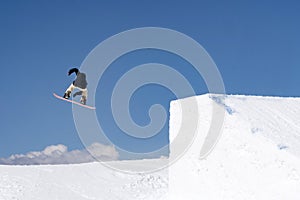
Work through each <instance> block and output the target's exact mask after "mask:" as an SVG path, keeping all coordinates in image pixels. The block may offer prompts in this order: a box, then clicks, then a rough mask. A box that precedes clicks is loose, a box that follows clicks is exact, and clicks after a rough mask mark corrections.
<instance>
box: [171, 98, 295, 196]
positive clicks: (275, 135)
mask: <svg viewBox="0 0 300 200" xmlns="http://www.w3.org/2000/svg"><path fill="white" fill-rule="evenodd" d="M191 100H196V101H197V105H198V108H195V107H194V106H195V104H191V103H190V102H191ZM214 106H217V107H218V108H219V109H223V111H224V112H225V116H224V117H225V118H224V123H223V128H222V131H221V136H220V137H219V140H218V142H217V144H216V146H215V147H214V148H213V150H212V151H211V153H210V154H209V155H208V156H206V157H201V156H200V151H201V148H202V146H203V144H204V143H205V140H206V138H207V137H209V136H208V134H207V133H208V130H209V128H210V124H211V122H212V117H213V115H216V114H218V113H215V112H213V109H212V108H213V107H214ZM183 107H184V108H185V110H187V111H186V112H185V113H184V114H183V111H182V108H183ZM195 112H196V113H198V119H197V121H198V123H197V127H196V129H195V128H193V127H191V126H195V125H194V124H193V123H194V122H193V119H188V117H189V113H192V114H191V115H192V116H194V115H195ZM213 113H214V114H213ZM185 115H187V116H185ZM299 116H300V98H279V97H257V96H237V95H235V96H228V95H226V96H225V95H213V94H207V95H201V96H197V97H190V98H186V99H181V100H176V101H172V102H171V107H170V135H169V137H170V142H171V145H170V160H175V159H177V162H175V163H173V164H172V165H171V166H170V167H169V199H172V200H176V199H180V200H181V199H189V200H193V199H195V200H196V199H197V200H198V199H299V198H300V193H299V189H300V118H299ZM184 118H186V119H184ZM183 120H190V121H191V124H190V126H186V125H185V127H184V128H182V126H181V122H182V121H183ZM194 130H196V134H195V137H194V139H193V140H192V142H191V145H190V146H189V148H188V149H187V150H186V152H185V153H184V154H183V156H181V157H178V153H177V151H178V144H176V145H173V144H172V141H174V140H175V138H176V137H177V136H178V135H181V134H183V135H184V134H186V135H187V138H189V137H190V135H191V134H193V133H191V131H194Z"/></svg>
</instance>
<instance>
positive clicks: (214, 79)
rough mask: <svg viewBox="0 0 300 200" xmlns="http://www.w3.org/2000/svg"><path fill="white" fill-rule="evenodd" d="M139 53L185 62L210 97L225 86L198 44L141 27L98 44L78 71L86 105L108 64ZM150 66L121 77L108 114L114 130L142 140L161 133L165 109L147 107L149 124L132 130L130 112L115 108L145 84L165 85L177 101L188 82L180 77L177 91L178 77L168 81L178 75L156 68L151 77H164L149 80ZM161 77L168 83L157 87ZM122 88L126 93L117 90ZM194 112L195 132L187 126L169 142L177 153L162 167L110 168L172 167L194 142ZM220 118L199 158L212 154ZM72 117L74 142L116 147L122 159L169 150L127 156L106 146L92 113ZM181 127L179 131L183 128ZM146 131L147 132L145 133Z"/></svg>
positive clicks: (75, 113)
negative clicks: (166, 55)
mask: <svg viewBox="0 0 300 200" xmlns="http://www.w3.org/2000/svg"><path fill="white" fill-rule="evenodd" d="M112 49H113V51H112ZM141 49H158V50H163V51H167V52H171V53H173V54H175V55H178V56H180V57H181V58H183V59H185V60H186V61H188V62H189V63H190V64H191V65H192V66H193V67H194V68H195V69H196V70H197V71H198V73H199V74H200V75H201V76H202V78H203V79H204V81H205V83H206V86H207V88H208V90H209V92H210V93H218V94H224V93H225V88H224V83H223V80H222V77H221V74H220V72H219V71H218V68H217V66H216V65H215V63H214V62H213V60H212V59H211V57H210V56H209V54H208V53H207V52H206V51H205V49H204V48H203V47H202V46H201V45H200V44H199V43H197V42H196V41H195V40H193V39H192V38H190V37H189V36H187V35H185V34H183V33H180V32H177V31H175V30H171V29H166V28H160V27H143V28H137V29H131V30H127V31H124V32H121V33H119V34H116V35H114V36H112V37H110V38H108V39H106V40H105V41H103V42H101V43H100V44H99V45H98V46H96V47H95V48H94V49H93V50H92V51H91V52H90V53H89V54H88V56H87V57H86V59H85V60H84V61H83V63H82V65H81V67H80V70H82V71H84V72H85V73H86V74H87V77H88V82H89V97H90V98H89V101H90V103H91V105H95V103H96V101H95V94H96V89H97V86H98V82H99V80H100V79H101V77H102V76H103V73H104V72H105V70H106V69H107V68H108V67H109V65H110V64H111V63H112V62H113V61H114V60H116V59H118V58H119V57H120V56H122V55H125V54H126V53H129V52H132V51H135V50H141ZM152 64H153V63H152ZM152 66H153V65H152ZM149 67H150V66H149V65H147V64H144V65H141V66H137V67H135V68H134V69H133V70H132V71H130V72H132V74H129V73H128V74H127V73H125V74H124V75H123V76H122V77H123V78H124V79H123V80H126V81H122V80H119V82H118V83H119V84H118V83H117V85H116V86H115V88H114V91H113V95H112V99H111V110H112V113H113V116H114V120H115V122H116V123H117V125H118V126H119V128H120V129H121V130H122V131H123V132H124V133H125V134H127V135H130V136H133V137H137V138H143V139H147V138H149V137H152V136H153V135H155V134H156V133H157V131H159V130H160V129H161V126H162V125H163V123H161V122H162V121H163V122H164V123H166V122H167V120H166V117H167V115H166V113H167V112H166V111H165V109H164V108H163V107H162V106H161V105H154V106H152V107H151V108H150V110H149V115H150V118H151V122H150V123H149V124H148V125H147V126H145V127H140V126H137V124H136V123H135V122H134V121H133V120H132V119H131V118H130V110H129V107H128V106H127V107H126V108H124V107H118V105H121V103H124V102H127V105H128V98H130V97H131V95H132V94H133V93H134V91H135V90H136V89H137V88H139V87H141V86H143V85H144V84H146V83H149V82H151V83H155V84H160V85H163V86H165V87H166V88H168V89H170V90H171V91H173V93H174V94H175V95H176V96H178V92H182V91H184V92H185V91H186V90H185V89H184V88H189V86H188V85H189V84H190V83H189V80H188V78H186V77H183V79H182V80H183V82H184V83H185V84H186V85H187V86H186V87H184V88H183V87H181V85H180V84H178V83H182V81H178V77H180V76H176V75H175V78H172V76H169V75H170V73H172V72H173V75H174V74H177V75H178V72H177V71H176V70H175V69H172V68H171V67H168V66H164V65H162V64H157V63H156V64H155V66H154V68H156V70H157V71H156V72H158V71H160V72H164V73H155V74H152V75H150V73H147V70H148V69H149ZM154 68H152V70H154ZM150 71H151V70H150ZM165 72H168V73H165ZM169 72H170V73H169ZM132 75H135V76H138V77H139V79H140V80H143V79H147V81H146V82H143V81H141V82H134V81H133V79H131V78H127V79H126V76H131V77H132ZM149 77H150V78H151V77H152V78H158V79H154V80H153V81H151V80H150V79H149ZM163 78H164V79H167V80H169V82H168V83H164V82H162V81H161V80H162V79H163ZM170 82H172V84H174V87H173V86H170V84H169V83H170ZM132 84H137V85H135V86H132ZM177 87H178V88H181V90H180V89H177ZM193 87H195V86H192V87H191V88H193ZM120 88H121V89H120ZM122 88H123V89H124V88H125V89H124V90H122ZM182 89H183V90H182ZM120 91H122V93H121V94H120V93H117V92H120ZM195 95H196V94H195V92H194V90H189V94H187V95H185V96H195ZM192 103H193V104H194V105H195V107H197V102H196V101H192ZM183 109H184V108H183ZM213 109H216V108H213ZM97 111H99V110H97ZM198 112H199V111H198V110H197V112H196V113H195V115H194V118H193V119H192V120H194V121H195V123H193V124H194V127H192V129H191V131H190V132H189V133H188V134H185V135H182V133H180V134H179V135H178V136H177V137H176V138H175V139H174V140H173V144H172V145H178V148H177V151H176V156H172V158H170V159H169V162H168V163H167V164H164V165H162V166H156V165H155V167H153V168H152V169H149V168H147V169H145V168H144V167H143V166H132V169H129V170H128V169H116V168H115V167H114V166H109V167H112V168H114V169H116V170H120V171H130V172H141V171H154V170H157V169H161V168H164V167H166V166H168V165H169V164H172V163H173V162H175V161H176V160H177V159H179V158H180V157H181V156H182V155H183V154H184V152H185V151H186V150H187V149H188V148H189V146H190V144H191V143H192V142H193V139H194V138H195V135H196V133H197V128H198V127H197V120H198ZM224 116H225V111H224V112H223V113H222V112H221V113H220V112H219V113H218V114H216V115H215V116H213V119H212V123H211V126H210V130H209V132H208V137H207V138H208V140H207V141H206V142H205V143H204V145H203V147H202V149H201V152H200V158H203V157H205V156H207V155H208V154H209V152H210V151H211V150H212V149H213V147H214V145H215V143H216V142H217V140H218V138H219V136H220V135H221V128H222V125H223V121H224ZM73 117H74V122H75V125H76V129H77V132H78V134H79V137H80V139H81V141H82V143H83V144H84V145H85V146H88V145H89V144H91V143H93V142H100V143H105V144H110V145H113V146H115V147H116V148H117V150H118V151H119V152H120V155H121V156H124V157H130V158H135V157H141V156H142V155H144V156H145V157H149V156H150V157H151V156H154V155H159V153H160V152H165V151H166V150H168V149H169V146H170V144H168V145H165V146H164V147H162V148H160V149H157V150H155V151H153V152H147V153H142V152H141V153H136V152H130V151H129V150H128V149H124V148H121V147H120V146H117V145H116V144H114V143H113V142H112V141H110V139H109V138H108V137H107V135H106V134H105V131H104V129H103V128H102V127H101V123H99V120H98V118H97V114H96V111H91V110H89V111H87V110H82V109H81V110H80V109H78V108H77V107H75V106H73ZM181 125H182V126H184V124H181ZM149 128H150V131H148V129H149ZM143 130H146V133H147V134H146V135H144V137H141V135H140V132H141V131H143ZM179 140H181V141H179ZM173 155H174V154H173Z"/></svg>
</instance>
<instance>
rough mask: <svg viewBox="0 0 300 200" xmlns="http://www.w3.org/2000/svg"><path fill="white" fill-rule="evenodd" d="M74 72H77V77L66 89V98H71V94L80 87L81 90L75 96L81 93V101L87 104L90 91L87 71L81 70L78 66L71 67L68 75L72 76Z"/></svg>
mask: <svg viewBox="0 0 300 200" xmlns="http://www.w3.org/2000/svg"><path fill="white" fill-rule="evenodd" d="M72 73H75V74H76V79H75V81H73V83H72V84H71V85H70V86H69V87H68V89H67V90H66V92H65V94H64V98H65V99H69V98H70V96H71V93H72V92H73V90H74V89H75V88H76V89H79V91H78V92H76V93H74V94H73V97H75V96H77V95H81V99H80V103H82V104H83V105H86V101H87V93H88V91H87V81H86V75H85V73H81V72H79V70H78V69H77V68H72V69H70V70H69V72H68V76H70V75H71V74H72Z"/></svg>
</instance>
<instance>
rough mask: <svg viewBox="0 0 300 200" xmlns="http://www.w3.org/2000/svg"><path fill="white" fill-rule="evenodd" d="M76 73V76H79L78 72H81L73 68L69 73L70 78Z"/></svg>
mask: <svg viewBox="0 0 300 200" xmlns="http://www.w3.org/2000/svg"><path fill="white" fill-rule="evenodd" d="M74 72H75V74H76V75H77V74H78V72H79V70H78V69H77V68H72V69H70V70H69V72H68V76H70V75H71V74H72V73H74Z"/></svg>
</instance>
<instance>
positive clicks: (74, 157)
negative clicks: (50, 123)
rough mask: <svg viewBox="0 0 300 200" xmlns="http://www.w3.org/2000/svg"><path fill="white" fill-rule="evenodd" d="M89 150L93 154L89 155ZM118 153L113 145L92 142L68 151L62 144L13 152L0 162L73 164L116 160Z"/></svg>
mask: <svg viewBox="0 0 300 200" xmlns="http://www.w3.org/2000/svg"><path fill="white" fill-rule="evenodd" d="M90 152H91V153H92V154H93V155H91V154H90ZM118 157H119V153H118V152H117V150H116V149H115V147H113V146H108V145H103V144H100V143H94V144H92V145H90V146H88V147H87V148H86V149H82V150H72V151H68V147H66V146H65V145H62V144H58V145H51V146H48V147H46V148H45V149H44V150H43V151H33V152H29V153H27V154H15V155H12V156H10V157H9V158H0V164H5V165H39V164H74V163H86V162H93V161H97V160H101V161H108V160H117V159H118Z"/></svg>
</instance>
